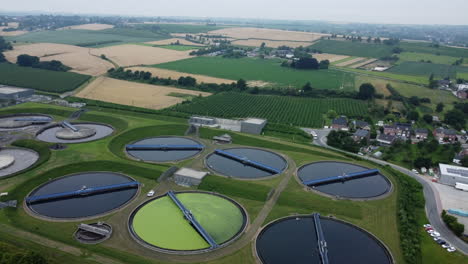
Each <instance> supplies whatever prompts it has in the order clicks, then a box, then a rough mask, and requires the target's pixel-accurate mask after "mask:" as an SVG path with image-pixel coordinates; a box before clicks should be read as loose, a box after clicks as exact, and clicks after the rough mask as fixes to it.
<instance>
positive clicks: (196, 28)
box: [134, 24, 226, 34]
mask: <svg viewBox="0 0 468 264" xmlns="http://www.w3.org/2000/svg"><path fill="white" fill-rule="evenodd" d="M134 27H135V28H141V29H150V28H151V29H153V30H154V29H156V30H158V31H161V32H163V33H189V34H197V33H206V32H208V31H212V30H218V29H223V28H226V27H224V26H208V25H195V24H157V25H154V24H136V25H134Z"/></svg>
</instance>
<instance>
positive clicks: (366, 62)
mask: <svg viewBox="0 0 468 264" xmlns="http://www.w3.org/2000/svg"><path fill="white" fill-rule="evenodd" d="M375 61H377V59H368V60H365V61H363V62H359V63H356V64H353V65H351V66H349V67H350V68H353V69H357V68H359V67H361V66H364V65H367V64H370V63H373V62H375Z"/></svg>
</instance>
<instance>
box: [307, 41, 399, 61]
mask: <svg viewBox="0 0 468 264" xmlns="http://www.w3.org/2000/svg"><path fill="white" fill-rule="evenodd" d="M310 47H311V48H313V49H317V50H320V51H321V52H325V53H333V54H340V55H348V56H356V57H370V58H380V57H385V56H390V55H392V49H393V46H388V45H384V44H369V43H366V42H352V41H339V40H320V41H319V42H317V43H315V44H313V45H312V46H310Z"/></svg>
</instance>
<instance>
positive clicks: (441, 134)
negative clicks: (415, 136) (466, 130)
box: [433, 127, 457, 142]
mask: <svg viewBox="0 0 468 264" xmlns="http://www.w3.org/2000/svg"><path fill="white" fill-rule="evenodd" d="M433 134H434V137H435V138H436V139H437V140H438V141H439V142H444V139H448V141H449V142H453V141H457V131H455V130H454V129H446V128H442V127H440V128H436V129H435V130H434V132H433Z"/></svg>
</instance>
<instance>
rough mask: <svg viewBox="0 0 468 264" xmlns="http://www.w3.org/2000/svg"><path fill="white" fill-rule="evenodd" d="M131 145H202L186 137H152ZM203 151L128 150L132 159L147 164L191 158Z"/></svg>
mask: <svg viewBox="0 0 468 264" xmlns="http://www.w3.org/2000/svg"><path fill="white" fill-rule="evenodd" d="M131 145H201V143H200V142H198V141H196V140H193V139H190V138H185V137H172V136H167V137H152V138H146V139H142V140H139V141H136V142H133V143H132V144H131ZM201 151H202V150H201V149H200V150H198V149H196V150H170V149H165V150H128V149H127V150H126V152H127V153H128V155H130V156H131V157H133V158H135V159H138V160H142V161H145V162H171V161H180V160H184V159H188V158H191V157H193V156H195V155H197V154H198V153H200V152H201Z"/></svg>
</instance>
